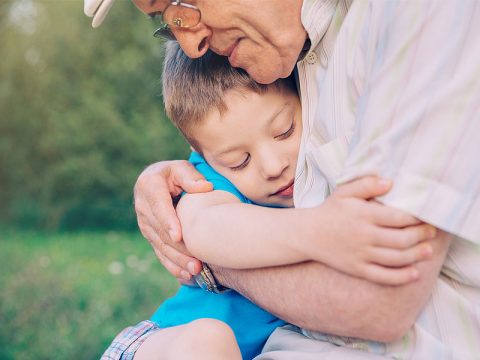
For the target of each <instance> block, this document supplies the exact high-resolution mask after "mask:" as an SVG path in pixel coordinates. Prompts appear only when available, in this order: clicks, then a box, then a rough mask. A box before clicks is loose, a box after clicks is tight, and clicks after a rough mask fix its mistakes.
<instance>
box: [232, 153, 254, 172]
mask: <svg viewBox="0 0 480 360" xmlns="http://www.w3.org/2000/svg"><path fill="white" fill-rule="evenodd" d="M249 161H250V154H247V157H246V158H245V160H244V161H243V162H242V163H241V164H240V165H238V166H233V167H231V168H230V170H232V171H238V170H242V169H243V168H244V167H245V166H247V165H248V163H249Z"/></svg>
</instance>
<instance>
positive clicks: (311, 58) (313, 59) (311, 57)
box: [305, 51, 318, 65]
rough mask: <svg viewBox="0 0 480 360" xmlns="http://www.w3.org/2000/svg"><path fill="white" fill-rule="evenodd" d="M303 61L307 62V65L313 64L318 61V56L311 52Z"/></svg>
mask: <svg viewBox="0 0 480 360" xmlns="http://www.w3.org/2000/svg"><path fill="white" fill-rule="evenodd" d="M305 60H306V61H307V63H309V64H312V65H313V64H315V63H316V62H317V61H318V56H317V54H316V53H315V52H313V51H310V52H309V53H308V54H307V56H306V57H305Z"/></svg>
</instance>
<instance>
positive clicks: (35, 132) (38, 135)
mask: <svg viewBox="0 0 480 360" xmlns="http://www.w3.org/2000/svg"><path fill="white" fill-rule="evenodd" d="M0 4H1V5H0V44H2V45H1V47H2V51H1V53H2V54H3V56H2V58H3V59H2V61H1V62H0V74H1V83H0V114H1V117H0V134H1V136H0V189H1V193H0V218H1V219H2V220H3V222H6V221H8V222H9V223H10V224H16V225H20V226H22V227H33V228H45V229H79V228H81V229H85V228H96V229H98V228H107V229H112V228H117V229H134V228H135V226H136V225H135V217H134V213H133V211H132V210H133V209H132V187H133V184H134V182H135V180H136V178H137V176H138V174H139V173H140V172H141V170H142V169H143V168H144V167H145V166H146V165H148V164H150V163H152V162H154V161H158V160H162V159H169V158H182V157H185V156H186V154H187V150H188V148H187V146H186V145H185V143H184V142H183V140H182V139H181V138H180V137H179V136H178V133H177V131H176V129H174V128H173V126H171V125H170V123H169V121H168V120H167V119H166V118H165V115H164V112H163V107H162V99H161V86H160V85H161V83H160V74H161V64H162V48H163V47H162V44H161V43H160V42H159V41H158V40H156V39H154V38H153V37H152V36H151V33H152V30H153V25H152V23H151V21H149V19H147V16H145V15H143V14H141V13H140V12H139V11H137V10H136V9H135V8H134V6H133V5H132V4H131V2H130V1H128V0H118V1H116V4H115V5H114V6H113V8H112V11H111V13H110V14H109V16H108V18H107V20H106V21H105V24H104V25H103V26H102V27H100V28H99V29H96V30H93V29H92V28H91V26H90V19H89V18H87V17H86V16H84V15H83V1H82V0H1V1H0Z"/></svg>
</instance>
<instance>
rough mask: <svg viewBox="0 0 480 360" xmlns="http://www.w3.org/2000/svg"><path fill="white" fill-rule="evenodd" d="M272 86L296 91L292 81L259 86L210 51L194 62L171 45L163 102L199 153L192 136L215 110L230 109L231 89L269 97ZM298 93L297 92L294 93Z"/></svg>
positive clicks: (167, 49) (167, 52)
mask: <svg viewBox="0 0 480 360" xmlns="http://www.w3.org/2000/svg"><path fill="white" fill-rule="evenodd" d="M271 86H275V87H276V88H278V89H279V90H283V89H289V90H290V91H292V90H293V89H295V84H294V82H293V80H292V79H291V78H287V79H280V80H278V81H276V82H274V83H273V84H271V85H264V84H259V83H257V82H255V81H254V80H253V79H252V78H250V76H249V75H248V74H247V73H246V72H245V71H244V70H242V69H237V68H233V67H232V66H231V65H230V63H229V62H228V59H227V58H226V57H224V56H220V55H217V54H215V53H213V52H211V51H210V50H209V51H208V52H207V53H206V54H205V55H203V56H202V57H200V58H198V59H190V58H189V57H188V56H187V55H185V53H184V52H183V50H182V49H181V48H180V46H179V45H178V43H177V42H176V41H168V42H167V44H166V49H165V63H164V68H163V100H164V103H165V110H166V112H167V115H168V117H169V118H170V120H171V121H172V122H173V123H174V124H175V126H176V127H177V128H178V129H179V130H180V131H181V132H182V134H183V135H184V136H185V138H186V139H187V141H188V142H189V143H190V144H191V145H192V146H193V147H194V148H196V150H200V146H199V144H197V143H196V141H195V137H194V135H193V134H192V130H194V128H195V125H199V124H200V123H201V122H202V121H203V120H204V119H205V117H206V116H207V114H208V113H209V112H210V111H211V110H212V109H218V110H219V111H220V112H222V111H225V110H226V109H227V107H226V105H225V102H224V101H223V96H224V94H225V92H227V91H228V90H231V89H235V90H239V91H254V92H256V93H257V94H262V93H265V92H266V91H267V90H268V89H269V88H270V87H271ZM293 91H296V90H293Z"/></svg>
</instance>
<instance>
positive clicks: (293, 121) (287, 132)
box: [274, 119, 295, 140]
mask: <svg viewBox="0 0 480 360" xmlns="http://www.w3.org/2000/svg"><path fill="white" fill-rule="evenodd" d="M294 131H295V120H293V119H292V123H291V125H290V128H289V129H288V130H287V131H285V132H284V133H281V134H280V135H277V136H275V137H274V138H275V139H277V140H283V139H286V138H288V137H290V135H292V134H293V132H294Z"/></svg>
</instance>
